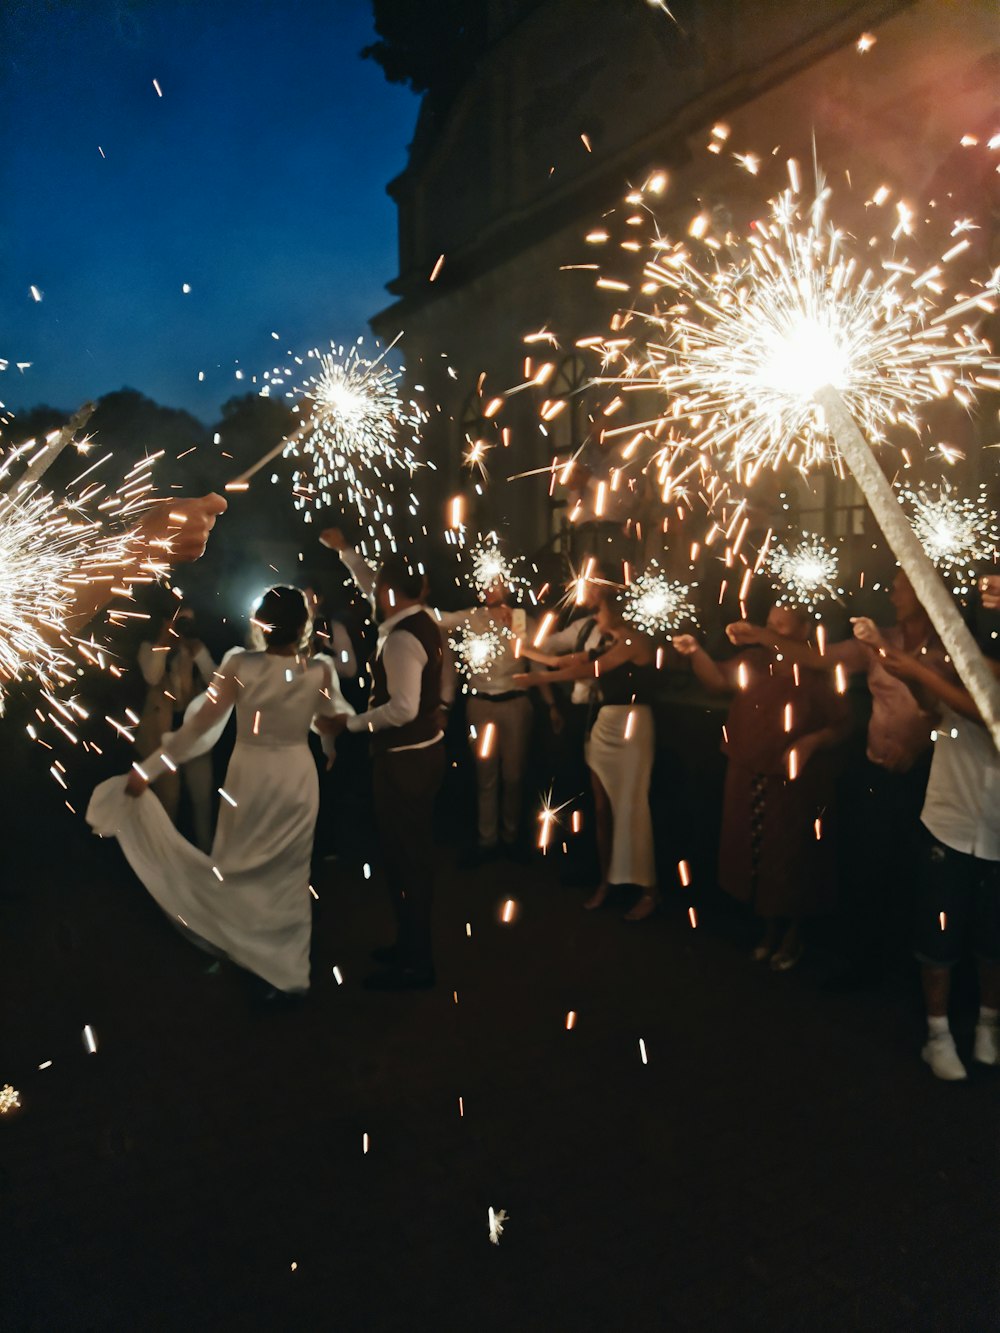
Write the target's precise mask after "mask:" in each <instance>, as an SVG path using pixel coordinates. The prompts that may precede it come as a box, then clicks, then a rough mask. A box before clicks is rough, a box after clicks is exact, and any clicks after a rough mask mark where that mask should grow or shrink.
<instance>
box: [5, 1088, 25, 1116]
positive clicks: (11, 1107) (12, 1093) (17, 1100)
mask: <svg viewBox="0 0 1000 1333" xmlns="http://www.w3.org/2000/svg"><path fill="white" fill-rule="evenodd" d="M20 1105H21V1094H20V1093H19V1092H18V1090H17V1089H16V1088H12V1087H11V1085H10V1084H9V1083H5V1084H4V1085H3V1087H2V1088H0V1115H6V1114H7V1112H8V1111H16V1110H17V1108H18V1107H19V1106H20Z"/></svg>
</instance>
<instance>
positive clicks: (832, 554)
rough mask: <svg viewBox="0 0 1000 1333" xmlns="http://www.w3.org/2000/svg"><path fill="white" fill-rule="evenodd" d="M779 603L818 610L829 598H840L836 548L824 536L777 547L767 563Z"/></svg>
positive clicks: (804, 537)
mask: <svg viewBox="0 0 1000 1333" xmlns="http://www.w3.org/2000/svg"><path fill="white" fill-rule="evenodd" d="M767 564H768V569H769V570H770V573H771V578H772V585H771V586H772V587H773V588H774V589H775V591H776V592H777V593H778V598H777V600H778V603H779V604H781V603H789V604H791V605H794V606H801V607H804V608H805V609H806V610H808V611H815V609H816V607H817V606H818V604H819V603H820V602H823V601H826V599H827V598H828V597H840V596H842V595H843V591H844V590H843V588H838V587H837V575H838V571H839V568H840V563H839V561H838V560H837V548H836V547H835V546H827V544H826V542H825V541H824V540H823V538H822V537H817V536H816V535H815V534H814V533H810V532H806V533H803V535H802V540H801V541H798V542H796V543H795V544H794V545H791V546H784V545H782V544H781V543H779V544H778V545H776V546H775V547H774V548H773V549H772V551H771V553H770V555H769V556H768V560H767Z"/></svg>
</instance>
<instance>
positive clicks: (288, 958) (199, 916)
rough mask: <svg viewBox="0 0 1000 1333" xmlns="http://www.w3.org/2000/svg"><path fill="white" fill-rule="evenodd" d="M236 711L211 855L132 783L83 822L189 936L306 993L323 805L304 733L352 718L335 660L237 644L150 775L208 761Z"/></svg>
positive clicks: (107, 796) (116, 786) (102, 789)
mask: <svg viewBox="0 0 1000 1333" xmlns="http://www.w3.org/2000/svg"><path fill="white" fill-rule="evenodd" d="M234 707H235V708H236V722H237V738H236V745H235V747H234V749H233V754H232V758H231V759H230V761H229V768H228V771H227V773H226V780H225V784H224V786H223V788H222V789H221V790H222V801H221V804H220V809H219V823H218V828H217V829H216V833H215V841H214V843H213V845H212V851H211V853H209V854H206V853H204V852H202V851H199V850H198V848H197V847H194V846H192V844H191V843H189V842H188V841H187V839H186V838H184V837H182V836H181V834H180V833H178V831H177V829H176V828H175V827H174V826H173V824H172V823H171V822H170V820H169V818H168V817H167V814H166V811H165V810H164V809H163V806H162V805H161V804H160V802H159V801H158V800H157V799H156V797H155V796H154V795H153V793H152V792H151V791H148V790H147V791H144V792H143V793H142V795H141V796H139V797H137V798H136V797H130V796H127V795H126V793H125V782H126V778H125V777H117V778H110V779H109V780H108V781H107V782H102V783H101V784H100V786H99V787H97V788H96V790H95V791H94V794H93V796H92V798H91V801H90V805H89V806H88V809H87V820H88V822H89V823H90V825H91V826H92V828H93V829H94V831H95V832H96V833H98V834H100V835H101V836H102V837H116V838H117V839H118V841H119V843H120V844H121V848H122V851H123V852H124V853H125V856H126V857H127V859H128V861H129V864H130V865H131V866H132V869H133V870H134V871H135V873H136V875H138V877H139V879H141V880H142V882H143V884H144V885H145V886H146V888H147V889H148V890H149V892H150V893H151V894H152V896H153V897H154V898H155V899H156V901H157V902H158V903H159V905H160V906H161V907H162V908H163V910H164V911H165V912H166V913H167V915H168V916H170V917H171V919H173V920H174V921H176V922H177V923H178V924H180V925H181V926H183V927H185V928H186V930H187V931H189V932H193V934H194V935H196V936H200V938H201V939H202V940H205V941H207V942H208V943H209V944H211V945H213V946H214V947H215V948H216V949H219V950H221V951H222V952H223V953H225V954H226V955H227V956H228V957H230V958H231V959H232V960H233V961H234V962H236V963H239V964H240V966H241V967H245V968H247V969H249V970H250V971H251V972H256V973H257V975H258V976H261V977H263V978H264V979H265V981H268V982H270V984H271V985H272V986H275V987H277V988H278V989H279V990H284V991H301V990H304V989H306V988H307V987H308V985H309V940H310V935H311V931H312V904H311V900H310V894H309V864H310V859H311V857H312V847H313V834H314V831H315V825H316V814H317V811H318V809H319V783H318V780H317V776H316V763H315V760H314V759H313V756H312V753H311V751H310V749H309V740H308V737H309V729H310V725H311V723H312V720H313V718H314V717H316V716H320V717H331V716H333V715H334V714H337V713H348V714H350V713H353V711H354V710H353V709H352V708H351V706H350V704H349V703H347V701H346V700H345V699H344V697H343V695H342V694H341V693H340V686H339V684H338V682H337V672H336V669H335V668H334V664H333V663H332V662H331V661H330V660H329V658H326V657H322V656H317V657H312V658H304V657H281V656H278V655H277V654H268V653H263V652H247V651H244V650H243V649H241V648H234V649H233V650H232V651H231V652H230V653H228V654H227V655H226V657H225V659H224V660H223V663H222V666H221V668H220V669H219V671H218V672H217V673H216V675H215V678H214V680H213V683H212V686H211V687H210V689H209V690H208V691H207V692H206V693H205V694H203V695H200V696H199V697H198V698H197V699H195V700H193V701H192V703H191V705H190V707H189V708H188V710H187V712H186V714H185V717H184V725H183V726H182V727H181V728H180V729H179V730H178V731H176V732H173V733H168V734H167V735H166V736H164V738H163V744H162V747H161V750H160V751H158V752H157V753H156V755H154V756H153V757H152V758H150V759H149V760H146V761H144V762H143V765H142V769H143V772H145V773H146V774H147V775H148V776H149V777H150V778H151V779H155V778H156V777H157V776H159V774H160V773H163V772H165V771H166V769H167V768H169V767H170V765H171V763H172V764H179V763H185V762H186V761H187V760H189V759H192V758H194V757H196V756H197V755H200V754H206V753H207V752H208V751H209V750H210V749H211V748H212V746H213V745H215V743H216V742H217V741H218V739H219V737H220V736H221V735H222V732H223V729H224V728H225V725H226V723H227V721H228V720H229V716H230V714H231V712H232V710H233V708H234Z"/></svg>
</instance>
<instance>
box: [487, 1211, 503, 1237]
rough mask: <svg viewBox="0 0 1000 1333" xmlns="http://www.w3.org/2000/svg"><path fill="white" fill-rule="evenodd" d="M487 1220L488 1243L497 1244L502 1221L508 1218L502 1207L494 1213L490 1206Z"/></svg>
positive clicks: (501, 1233)
mask: <svg viewBox="0 0 1000 1333" xmlns="http://www.w3.org/2000/svg"><path fill="white" fill-rule="evenodd" d="M487 1220H488V1222H489V1228H490V1243H491V1244H493V1245H499V1244H500V1237H501V1236H502V1235H503V1227H504V1223H505V1222H506V1221H507V1220H508V1218H507V1214H506V1213H505V1212H504V1210H503V1209H502V1208H501V1209H500V1211H499V1212H498V1213H495V1212H494V1211H493V1209H492V1208H491V1209H490V1210H489V1214H488V1218H487Z"/></svg>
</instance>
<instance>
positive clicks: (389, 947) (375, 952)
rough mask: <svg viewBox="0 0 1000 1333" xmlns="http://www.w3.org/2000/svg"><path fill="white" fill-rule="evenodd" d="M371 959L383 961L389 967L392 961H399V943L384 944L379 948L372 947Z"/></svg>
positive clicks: (376, 961)
mask: <svg viewBox="0 0 1000 1333" xmlns="http://www.w3.org/2000/svg"><path fill="white" fill-rule="evenodd" d="M371 960H372V962H373V963H385V964H386V965H387V966H388V967H391V966H392V965H393V963H398V962H399V945H398V944H386V945H384V946H383V947H382V948H380V949H372V951H371Z"/></svg>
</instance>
